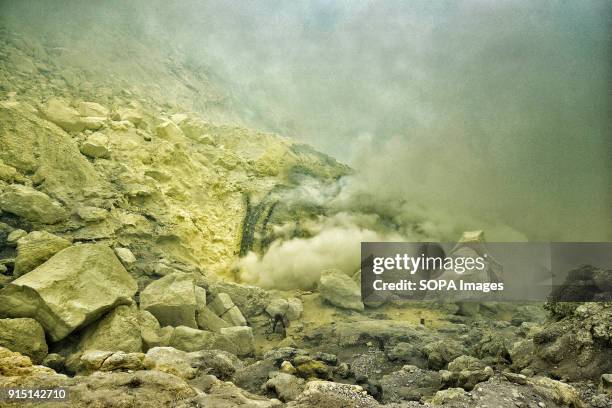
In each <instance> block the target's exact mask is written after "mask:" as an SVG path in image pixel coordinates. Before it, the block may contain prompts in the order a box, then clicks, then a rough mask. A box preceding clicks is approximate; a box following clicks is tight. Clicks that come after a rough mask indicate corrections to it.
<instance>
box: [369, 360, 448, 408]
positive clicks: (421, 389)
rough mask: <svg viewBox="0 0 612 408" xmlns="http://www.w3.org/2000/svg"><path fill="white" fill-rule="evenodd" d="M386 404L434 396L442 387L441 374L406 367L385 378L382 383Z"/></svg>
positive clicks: (409, 366)
mask: <svg viewBox="0 0 612 408" xmlns="http://www.w3.org/2000/svg"><path fill="white" fill-rule="evenodd" d="M380 386H381V388H382V400H383V402H385V403H390V402H401V401H419V400H421V398H424V397H430V396H432V395H434V394H435V393H436V392H437V391H438V390H439V389H440V388H441V387H442V384H441V382H440V374H438V373H437V372H435V371H427V370H422V369H420V368H418V367H416V366H413V365H406V366H404V367H402V369H401V370H399V371H395V372H393V373H391V374H387V375H385V376H383V378H382V380H381V381H380Z"/></svg>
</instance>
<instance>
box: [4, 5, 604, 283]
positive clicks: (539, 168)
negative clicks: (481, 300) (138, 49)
mask: <svg viewBox="0 0 612 408" xmlns="http://www.w3.org/2000/svg"><path fill="white" fill-rule="evenodd" d="M52 3H53V5H52V6H50V5H49V4H51V2H45V1H20V2H2V4H1V5H0V15H2V16H3V18H5V19H7V20H10V18H11V16H13V17H15V19H16V21H17V22H18V23H19V21H20V20H19V19H20V18H21V20H22V22H21V26H20V27H29V29H30V30H39V31H40V32H42V34H45V33H46V32H48V31H53V30H58V27H61V28H62V30H64V31H66V30H73V31H74V32H73V34H76V35H72V37H70V38H76V39H78V41H79V42H78V47H81V50H82V52H91V51H92V50H93V52H95V53H97V54H101V55H104V54H103V53H105V52H109V50H115V49H123V48H124V47H121V46H119V47H118V46H116V44H115V43H113V42H103V41H101V40H99V41H98V40H97V38H100V36H101V35H104V34H108V35H110V36H111V37H112V35H113V33H116V32H117V30H119V29H121V30H122V31H121V35H119V36H117V37H118V38H121V39H122V43H125V42H126V41H127V39H132V38H133V39H134V40H135V41H136V40H137V41H139V42H140V43H141V44H142V45H143V47H144V48H146V49H149V50H154V51H155V54H156V55H159V54H163V55H168V57H172V58H174V59H173V60H172V61H175V60H176V58H178V57H177V55H182V56H183V57H184V58H183V60H184V61H185V66H204V67H206V70H207V75H208V76H209V77H210V78H212V79H214V81H213V82H215V84H217V85H220V86H222V87H225V88H224V89H225V91H226V93H227V97H228V99H229V100H230V101H231V102H232V103H231V106H232V107H233V108H235V110H236V111H237V112H238V115H237V116H239V117H240V118H241V119H242V120H243V121H244V122H246V123H248V124H249V125H250V126H253V127H258V128H266V129H268V130H272V131H277V132H279V133H282V134H284V135H287V136H293V137H295V138H297V139H299V140H301V141H305V142H308V143H311V144H313V145H314V146H315V147H317V148H319V149H321V150H323V151H325V152H327V153H330V154H332V155H334V156H335V157H338V158H339V159H340V160H344V161H346V162H348V163H349V164H350V165H351V166H352V167H353V169H354V170H355V174H354V175H352V176H351V177H349V178H347V179H345V180H341V182H340V183H339V184H338V185H331V186H330V185H327V186H321V185H317V183H313V182H305V184H303V185H302V186H300V187H299V188H297V189H296V190H295V191H294V192H293V193H291V194H293V196H290V195H287V197H286V199H287V200H304V197H309V198H308V199H309V200H315V201H316V203H317V204H318V205H320V204H322V203H325V205H326V206H328V208H329V209H330V211H329V214H330V216H329V217H323V218H321V219H320V220H318V222H317V223H315V224H316V225H313V226H312V228H311V231H312V236H311V237H310V238H293V239H292V238H290V237H289V236H288V237H287V238H282V237H283V235H282V234H281V233H280V232H279V236H280V237H281V238H279V240H278V241H277V242H274V243H272V245H271V246H270V247H269V250H268V251H267V253H265V254H263V255H262V256H256V255H253V254H251V255H248V256H247V257H246V258H244V259H243V260H242V261H241V266H242V269H243V277H244V279H245V280H248V281H251V282H256V283H258V284H261V285H263V286H268V287H270V286H277V287H287V285H288V283H287V282H295V286H298V287H309V286H311V285H312V283H313V282H314V281H315V280H316V279H317V277H318V274H319V273H320V271H321V270H322V269H323V268H327V267H338V268H340V269H342V270H344V271H346V272H347V273H352V272H353V271H354V270H355V269H356V268H357V267H358V265H356V262H358V250H359V242H360V241H362V240H383V239H402V240H403V239H406V240H412V239H440V240H454V239H456V238H457V237H458V236H459V235H460V234H461V232H462V231H464V230H472V229H484V230H485V231H486V234H487V236H488V238H489V239H490V240H497V241H516V240H525V239H529V240H538V241H546V240H558V241H598V240H599V241H609V240H612V206H611V205H610V203H612V161H611V160H610V157H612V137H611V134H612V126H611V119H610V118H612V103H611V102H612V101H611V99H612V98H611V96H610V95H612V94H611V93H610V88H611V87H610V79H611V75H610V74H611V72H612V67H611V61H612V55H610V52H611V50H612V43H611V41H612V35H611V33H612V30H611V21H612V3H610V2H607V1H600V0H586V1H581V2H561V1H559V2H554V1H552V2H549V1H547V2H540V1H535V2H534V1H528V0H513V1H511V0H508V1H487V0H459V1H453V2H431V1H428V0H422V1H410V2H402V1H386V0H385V1H369V0H368V1H366V0H363V1H361V0H331V1H327V0H325V1H324V0H320V1H319V0H317V1H292V2H276V1H274V2H270V1H266V0H263V1H255V2H227V1H221V0H209V1H196V0H185V1H180V2H167V1H164V0H147V1H144V0H139V1H131V2H124V1H118V0H111V1H107V2H92V3H85V2H79V1H64V2H60V1H56V2H52ZM45 4H46V5H45ZM43 5H44V7H43ZM66 22H70V24H67V23H66ZM18 26H19V25H18ZM45 30H46V31H45ZM83 30H85V31H87V32H86V33H82V31H83ZM88 32H91V33H92V34H91V35H89V36H88V35H86V34H87V33H88ZM75 41H76V40H75ZM88 41H89V43H88ZM84 43H85V44H84ZM76 44H77V43H74V44H73V43H71V44H61V43H58V44H56V45H57V46H58V47H64V48H70V49H72V48H75V47H77V45H76ZM74 51H78V50H74ZM77 53H78V52H77ZM164 53H165V54H164ZM129 58H130V55H125V56H123V57H122V58H106V60H108V61H109V62H110V61H115V65H113V66H112V67H110V68H109V69H111V68H112V69H113V70H114V69H115V66H116V65H117V64H118V63H121V62H122V61H126V60H129ZM139 58H142V55H139ZM84 60H85V61H87V58H84ZM139 64H140V66H146V65H147V64H146V63H144V62H143V61H139ZM162 94H163V93H162ZM340 219H342V221H339V220H340ZM287 228H290V226H288V227H287Z"/></svg>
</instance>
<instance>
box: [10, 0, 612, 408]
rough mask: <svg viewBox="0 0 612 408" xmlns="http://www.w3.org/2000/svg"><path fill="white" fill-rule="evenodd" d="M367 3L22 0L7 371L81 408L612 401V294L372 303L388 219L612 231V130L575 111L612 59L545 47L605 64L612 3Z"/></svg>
mask: <svg viewBox="0 0 612 408" xmlns="http://www.w3.org/2000/svg"><path fill="white" fill-rule="evenodd" d="M358 3H359V4H357V3H354V4H351V5H350V7H349V4H348V3H345V2H331V3H329V4H325V5H324V4H322V3H321V4H319V3H316V4H314V3H313V4H311V5H306V4H305V3H301V2H297V3H295V4H284V5H278V7H280V11H279V13H269V11H270V10H268V7H269V6H267V5H265V4H264V3H257V2H256V3H253V4H244V5H239V4H234V5H228V4H226V3H217V2H216V1H210V2H190V1H187V2H181V4H178V3H176V4H171V5H168V4H167V3H166V2H161V1H159V2H158V1H157V0H154V1H153V2H149V1H147V2H145V1H140V0H137V1H135V2H129V3H126V2H119V1H115V0H111V1H110V3H109V2H105V3H95V4H94V3H84V2H77V1H66V2H61V3H54V4H51V3H47V2H37V1H24V2H15V3H13V4H10V3H9V2H4V3H2V4H0V11H1V12H0V146H2V148H1V149H0V210H1V211H0V346H1V347H0V387H4V388H18V387H19V388H23V387H25V388H49V387H60V386H61V387H66V388H67V390H68V391H69V392H70V397H69V398H70V400H69V402H66V403H67V404H70V406H75V407H85V406H86V407H91V406H93V405H100V406H105V407H106V406H109V407H114V406H121V407H143V406H144V407H149V406H150V407H158V406H176V407H185V408H186V407H193V406H210V407H217V406H218V407H237V406H253V407H283V406H285V407H300V408H309V407H321V406H331V407H335V406H337V407H349V408H350V407H368V408H370V407H377V406H388V407H395V408H399V407H404V408H407V407H429V406H439V405H442V406H448V407H456V408H459V407H468V406H483V407H488V406H503V407H531V406H539V407H541V406H545V407H574V408H576V407H581V406H592V407H597V408H600V407H604V406H607V405H610V402H611V400H610V398H609V392H608V390H607V388H609V387H606V384H607V383H608V382H609V381H608V382H606V381H607V379H608V376H609V373H610V370H611V368H610V364H609V361H612V359H611V358H610V356H609V354H610V336H609V332H610V328H609V324H608V322H609V312H610V310H609V305H607V304H604V303H585V304H582V305H576V304H566V303H563V302H552V303H551V304H550V305H549V306H548V308H549V310H550V313H549V314H547V313H546V311H545V310H544V309H543V308H542V307H541V306H542V305H540V304H529V305H519V304H499V303H495V302H487V303H482V304H481V303H477V304H473V305H466V304H463V305H461V304H459V305H458V304H454V303H448V304H440V303H436V302H411V303H400V302H395V301H390V302H388V303H385V304H372V303H370V304H365V305H364V304H363V303H362V301H361V297H360V287H359V282H358V278H359V275H358V271H359V269H360V257H359V243H360V242H361V241H441V240H449V241H454V240H457V239H459V238H460V237H461V236H462V234H463V233H464V231H474V230H484V231H485V233H486V237H487V239H488V240H489V241H494V240H508V241H524V240H527V239H532V238H534V237H538V238H541V237H547V238H549V237H561V238H563V237H566V236H567V235H566V234H569V233H570V232H571V233H572V234H575V236H577V237H579V238H576V239H587V238H588V239H595V238H601V237H606V236H607V235H606V234H607V232H608V231H607V230H606V229H605V222H604V221H602V220H600V219H598V218H597V217H599V216H600V215H601V212H600V211H599V210H598V209H597V210H596V211H595V210H594V211H592V213H591V212H590V211H589V209H588V208H587V207H588V206H589V205H590V204H587V201H589V200H584V197H590V201H591V202H593V203H595V204H593V205H594V206H595V205H596V204H597V203H599V201H600V198H601V196H602V195H601V191H603V189H602V190H601V191H600V190H599V189H598V186H600V184H602V183H603V182H605V181H606V177H605V176H606V174H605V172H604V171H601V170H602V168H601V166H599V163H604V162H605V160H601V158H602V157H603V154H604V153H605V151H606V149H605V147H606V145H605V143H601V142H600V141H599V139H598V137H595V136H592V135H591V134H587V133H586V130H585V128H584V127H583V126H582V125H581V123H583V122H582V121H577V122H575V123H576V124H575V126H571V125H570V122H572V118H574V119H575V118H576V117H578V116H580V115H583V114H585V109H587V108H586V107H591V108H592V111H590V113H589V114H588V115H585V116H584V117H585V118H587V119H589V121H588V123H589V126H590V128H592V129H596V130H597V129H599V130H600V129H601V127H602V125H601V118H600V116H601V115H600V113H601V111H602V110H601V109H602V106H604V105H605V101H603V100H601V99H596V100H594V99H591V98H590V97H589V96H587V95H591V94H593V92H591V91H592V89H595V88H596V86H595V85H599V79H597V78H598V77H597V75H595V74H594V75H593V78H591V80H589V82H588V83H586V82H585V83H576V78H578V77H579V75H574V76H572V77H571V78H569V79H568V80H567V81H560V82H561V83H564V84H567V85H568V89H572V90H573V91H576V92H575V94H573V95H574V96H575V99H572V98H571V97H569V94H567V93H565V91H555V92H548V91H550V90H551V84H553V83H557V82H556V81H557V79H567V78H566V74H565V73H563V72H561V71H563V69H565V68H567V67H568V66H567V61H565V60H564V59H563V58H561V60H558V59H555V58H552V59H550V60H549V59H546V58H545V57H551V55H550V52H551V50H554V51H555V55H557V54H559V55H561V54H563V52H561V51H568V52H569V54H568V55H573V56H575V54H580V55H579V57H580V58H577V59H573V61H576V62H575V63H576V65H575V67H576V69H578V70H579V72H582V71H580V69H582V68H584V65H585V64H586V60H587V59H588V55H591V54H589V53H590V52H591V51H589V50H591V49H592V48H594V45H593V44H594V43H595V42H597V41H601V44H603V43H604V41H603V40H598V39H599V38H600V37H601V32H603V31H605V30H603V29H602V28H601V23H600V20H601V17H595V15H596V14H597V13H595V12H593V11H592V10H587V9H586V8H585V9H584V10H583V9H577V8H576V7H574V6H567V7H569V8H568V9H567V10H565V9H563V10H558V8H559V7H561V6H558V5H548V6H543V5H533V6H531V5H526V4H523V3H521V2H518V3H515V4H506V5H492V4H486V5H485V4H478V5H476V3H472V2H471V1H468V2H459V3H457V5H456V6H453V7H450V8H449V9H448V10H447V9H445V8H444V7H442V6H436V5H429V4H427V5H423V4H421V5H419V6H415V5H408V4H406V5H400V4H382V3H379V4H378V5H376V4H374V3H372V4H366V3H360V2H358ZM598 7H599V10H600V11H602V10H603V9H606V7H604V6H598ZM253 10H255V11H258V13H250V11H253ZM549 10H552V11H556V14H555V13H552V14H548V13H546V12H547V11H549ZM604 11H605V10H603V11H602V12H601V13H600V14H601V16H603V15H605V12H604ZM531 12H534V13H535V14H531ZM572 13H575V14H576V15H578V16H582V17H585V19H586V20H585V21H583V22H580V21H579V19H578V18H576V19H575V20H574V18H573V17H572V18H571V19H570V18H568V17H567V16H566V15H565V14H568V15H569V14H572ZM544 15H546V16H544ZM572 15H573V14H572ZM391 16H394V18H390V17H391ZM524 16H530V17H529V19H528V20H529V21H525V19H524ZM532 16H535V17H532ZM383 17H384V18H383ZM587 17H588V18H592V19H593V20H596V21H595V22H596V23H597V24H593V25H590V24H588V21H587V20H588V18H587ZM271 18H273V19H277V20H275V21H274V22H273V23H271V20H270V19H271ZM253 19H254V20H253ZM304 19H305V20H306V23H305V24H302V23H304V21H305V20H304ZM531 19H533V21H531ZM556 19H559V21H557V20H556ZM236 20H238V21H239V22H240V23H241V24H233V23H235V22H236ZM380 21H385V23H384V24H383V26H380V24H381V23H380ZM483 21H484V22H487V24H486V25H484V32H480V28H477V27H481V26H482V24H481V23H482V22H483ZM589 21H590V20H589ZM26 22H27V24H26ZM598 22H599V23H598ZM192 23H193V24H192ZM294 23H295V24H294ZM406 23H408V24H406ZM502 23H503V24H502ZM506 23H507V24H509V26H508V27H510V26H511V27H510V28H506ZM510 23H520V24H518V27H522V28H526V31H527V34H528V36H527V37H525V36H524V35H523V34H521V33H517V32H515V31H516V29H515V28H513V27H514V26H513V25H512V24H510ZM540 23H542V24H540ZM574 24H575V25H576V27H579V28H580V29H581V30H582V31H580V30H576V32H578V31H580V32H581V33H582V34H580V35H578V34H575V35H574V34H572V35H568V34H567V32H568V31H569V32H574V30H568V29H567V28H568V27H569V26H572V27H573V25H574ZM83 27H86V29H84V28H83ZM228 27H232V29H231V30H229V29H228ZM279 28H280V30H279ZM198 30H202V31H198ZM219 33H223V34H224V35H223V36H219ZM279 33H282V34H283V38H282V41H276V40H275V39H277V38H278V34H279ZM388 33H395V34H397V35H393V36H391V37H389V34H388ZM195 34H202V35H195ZM243 34H249V35H246V36H244V35H243ZM250 34H252V35H250ZM262 36H263V37H262ZM451 37H452V38H456V40H453V41H463V42H462V45H461V47H459V46H457V47H452V48H453V49H452V50H450V51H449V47H448V46H447V44H446V39H448V38H451ZM577 37H580V38H577ZM262 38H265V39H266V40H265V41H262ZM526 38H528V41H525V39H526ZM252 40H255V43H253V42H252ZM420 41H422V43H420ZM451 42H452V41H451ZM464 42H465V44H468V45H470V44H471V45H474V46H473V47H465V44H464ZM578 43H580V45H581V46H580V47H577V44H578ZM194 44H195V46H194ZM268 44H273V48H274V49H275V50H276V51H274V53H273V54H274V55H272V54H270V53H269V50H268V49H265V48H267V47H268ZM320 44H326V46H325V47H321V45H320ZM419 44H421V45H419ZM442 44H444V46H442ZM491 44H493V45H494V46H493V47H489V46H490V45H491ZM531 44H533V45H534V46H533V47H531ZM287 45H289V46H290V47H289V48H287ZM309 45H310V46H309ZM383 45H384V46H383ZM451 45H452V44H451ZM506 45H508V47H506ZM583 45H584V47H582V46H583ZM579 49H580V50H582V51H579ZM466 50H468V51H470V52H466ZM494 50H497V51H494ZM504 50H510V51H512V52H510V51H508V53H506V52H505V51H504ZM240 51H243V52H240ZM540 51H542V52H541V54H542V58H544V59H546V61H543V62H542V65H540V64H539V63H538V62H537V61H538V58H539V54H540ZM570 51H571V52H570ZM277 54H278V55H277ZM512 55H514V56H515V57H516V58H515V57H512ZM591 56H592V57H593V59H594V60H598V58H596V57H597V56H596V55H594V54H593V55H591ZM230 57H232V58H233V59H232V58H230ZM568 58H569V57H568ZM569 59H571V58H569ZM478 61H482V65H478ZM245 62H246V63H245ZM408 62H410V64H408ZM593 62H594V66H595V68H594V69H595V71H596V72H600V71H601V66H600V64H599V63H596V61H593ZM554 63H557V64H559V65H558V66H553V65H554ZM381 65H384V67H381ZM296 67H301V68H299V69H298V70H296ZM436 67H437V68H436ZM516 67H520V68H516ZM557 67H558V69H557ZM382 68H384V69H382ZM598 70H599V71H598ZM549 71H551V75H550V76H549V75H547V74H548V73H549ZM570 71H571V70H570ZM570 71H568V72H570ZM564 72H565V71H564ZM571 72H573V71H571ZM585 72H586V70H585ZM589 72H591V71H589ZM468 74H469V75H468ZM340 75H341V76H342V77H343V78H344V77H346V78H351V85H350V86H349V85H347V84H346V83H345V81H344V80H342V81H341V80H339V78H340ZM389 76H393V77H394V78H395V80H390V78H389ZM519 76H520V78H522V79H521V81H520V84H519V85H521V84H523V85H525V84H528V85H529V86H527V85H525V86H516V85H517V83H516V82H517V80H518V79H519ZM499 78H503V81H499ZM542 78H545V79H547V78H550V80H548V79H547V81H543V80H542ZM271 79H273V80H272V81H271ZM330 81H331V82H330ZM449 83H452V84H455V85H453V87H451V88H452V89H451V88H449V87H448V86H447V85H448V84H449ZM504 84H507V86H506V85H504ZM510 88H511V89H510ZM515 89H516V90H517V92H514V90H515ZM580 90H582V91H581V92H578V91H580ZM518 91H520V92H518ZM522 93H525V94H524V95H523V94H522ZM570 93H571V92H570ZM544 95H550V97H551V98H552V99H554V100H553V101H549V100H548V99H547V97H544ZM349 96H350V98H349ZM349 99H350V100H349ZM483 102H486V103H483ZM587 102H588V103H587ZM591 102H592V103H591ZM517 107H518V108H517ZM540 107H542V110H544V112H543V113H542V114H541V115H540V113H541V110H540V109H539V108H540ZM555 107H557V108H559V109H558V113H559V114H556V113H555V112H553V111H554V110H555ZM572 107H573V108H575V112H574V111H573V110H572V109H571V108H572ZM492 118H494V119H495V120H493V119H492ZM517 118H518V119H523V118H526V119H525V120H523V121H518V120H517ZM581 120H582V119H581ZM585 120H586V119H585ZM504 126H507V128H505V127H504ZM498 128H500V129H498ZM498 130H499V132H498ZM596 130H594V131H593V132H594V134H595V133H597V132H596ZM571 132H574V133H571ZM277 133H280V134H277ZM557 133H558V134H559V135H563V137H564V138H565V139H564V140H565V142H564V144H563V146H562V151H556V150H555V151H549V150H551V148H550V145H551V143H550V142H551V140H553V139H551V137H550V135H552V134H557ZM570 134H571V135H574V134H581V135H583V137H581V139H580V141H578V140H574V139H573V138H571V137H569V135H570ZM602 134H603V133H602ZM281 135H284V136H281ZM287 136H292V137H291V138H290V137H287ZM536 136H537V137H536ZM554 140H556V139H554ZM582 142H584V143H585V144H581V143H582ZM307 143H311V144H313V145H314V146H316V148H315V147H312V146H311V145H310V144H307ZM544 147H545V148H546V149H548V150H546V149H544V150H543V148H544ZM317 149H320V150H321V151H319V150H317ZM525 149H528V151H529V152H531V153H528V152H526V150H525ZM566 150H567V151H566ZM570 151H571V152H574V151H579V152H582V153H584V157H590V159H589V161H590V162H592V163H597V166H593V167H592V168H591V167H589V168H588V169H587V168H586V167H585V166H584V163H583V162H584V160H582V159H583V158H584V157H583V156H582V155H581V156H580V157H579V159H576V160H573V161H572V160H570V159H571V158H572V157H573V156H572V155H571V154H568V152H570ZM593 151H596V152H597V153H596V154H594V153H593ZM325 152H328V153H330V152H331V153H334V156H335V157H338V158H341V159H342V160H343V161H346V162H348V163H350V164H351V166H349V165H347V164H345V163H342V162H340V161H339V160H337V159H336V158H334V157H332V156H330V155H328V154H326V153H325ZM532 153H533V154H532ZM536 153H540V154H539V155H538V154H536ZM557 159H562V160H557ZM514 160H516V162H515V161H514ZM558 162H562V163H570V164H571V165H570V166H569V167H570V170H569V171H568V172H565V170H564V171H562V172H561V174H562V175H564V176H566V177H565V180H566V181H567V185H564V186H560V185H556V183H554V182H552V183H551V180H550V177H548V176H547V175H548V174H549V173H550V174H552V172H549V171H552V170H558V165H557V164H558ZM493 164H495V166H494V165H493ZM572 166H573V167H572ZM587 170H588V171H587ZM569 172H571V173H572V174H566V173H569ZM587 173H588V174H589V177H590V180H591V181H592V183H593V184H592V185H591V184H588V183H582V181H584V177H585V175H586V174H587ZM532 174H533V175H535V177H534V178H529V177H527V181H528V182H526V176H528V175H532ZM543 185H545V186H546V187H547V189H542V188H541V187H542V186H543ZM577 185H580V186H582V187H581V188H578V189H577V188H576V186H577ZM570 190H571V191H570ZM574 190H575V191H574ZM578 193H580V195H579V197H578V198H579V199H577V198H576V197H577V194H578ZM516 197H520V200H521V201H520V203H521V205H520V206H516V203H517V200H516ZM551 202H553V203H556V204H557V206H550V207H547V206H546V205H547V204H550V203H551ZM535 204H538V205H535ZM540 204H541V206H540ZM561 205H563V206H564V208H565V209H560V208H558V206H561ZM527 206H529V208H530V209H531V210H530V211H527V210H525V208H526V207H527ZM514 207H516V208H517V209H518V210H515V208H514ZM541 208H550V210H549V212H548V213H547V214H546V215H550V217H541V215H542V213H541V211H542V210H541ZM515 211H516V212H518V213H519V215H520V217H517V214H516V212H515ZM587 213H588V216H586V215H585V214H587ZM525 214H527V215H528V216H524V215H525ZM581 214H582V215H585V216H584V217H581V216H580V215H581ZM538 216H539V217H540V218H539V219H538V218H537V217H538ZM533 218H536V219H538V220H542V222H533ZM559 219H563V221H564V222H563V223H558V221H559ZM576 219H580V220H582V223H581V224H580V225H571V226H570V225H568V224H567V222H568V221H567V220H576ZM559 225H562V226H563V231H559V229H558V226H559ZM570 227H571V228H570ZM549 239H551V238H549ZM330 269H333V270H334V272H333V273H331V274H330V273H329V270H330ZM589 270H592V272H593V273H592V275H593V276H592V280H593V281H594V282H595V281H596V282H597V284H598V285H599V286H598V287H601V290H602V291H604V290H607V289H608V285H607V284H606V281H605V276H606V275H605V274H602V271H600V270H599V269H597V268H595V267H593V268H592V269H589ZM578 275H580V276H583V274H578ZM589 279H590V278H589ZM590 300H594V299H590ZM37 364H43V365H37ZM600 383H601V384H600Z"/></svg>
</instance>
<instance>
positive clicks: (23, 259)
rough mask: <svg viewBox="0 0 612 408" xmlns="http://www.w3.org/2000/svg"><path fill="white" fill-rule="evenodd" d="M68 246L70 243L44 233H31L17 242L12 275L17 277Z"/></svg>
mask: <svg viewBox="0 0 612 408" xmlns="http://www.w3.org/2000/svg"><path fill="white" fill-rule="evenodd" d="M69 246H70V241H68V240H67V239H64V238H61V237H58V236H57V235H53V234H50V233H48V232H46V231H33V232H30V233H29V234H28V235H26V236H25V237H23V238H21V239H19V241H17V257H16V258H15V270H14V271H13V274H14V275H15V277H19V276H21V275H23V274H25V273H28V272H30V271H31V270H33V269H34V268H36V267H37V266H39V265H41V264H42V263H44V262H45V261H46V260H48V259H49V258H51V257H52V256H53V255H55V254H56V253H58V252H59V251H61V250H62V249H64V248H68V247H69Z"/></svg>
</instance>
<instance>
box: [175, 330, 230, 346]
mask: <svg viewBox="0 0 612 408" xmlns="http://www.w3.org/2000/svg"><path fill="white" fill-rule="evenodd" d="M218 339H219V335H217V334H216V333H213V332H211V331H206V330H198V329H193V328H191V327H186V326H178V327H177V328H175V329H174V331H173V334H172V338H171V340H170V346H171V347H174V348H175V349H178V350H183V351H198V350H206V349H211V348H214V346H215V344H216V343H217V342H218Z"/></svg>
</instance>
